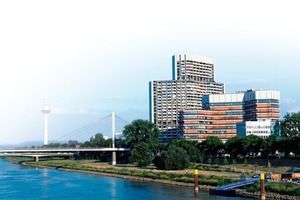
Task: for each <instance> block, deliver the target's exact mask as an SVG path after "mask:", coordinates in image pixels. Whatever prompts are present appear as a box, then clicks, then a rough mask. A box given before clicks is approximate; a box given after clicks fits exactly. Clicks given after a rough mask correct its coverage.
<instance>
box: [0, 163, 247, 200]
mask: <svg viewBox="0 0 300 200" xmlns="http://www.w3.org/2000/svg"><path fill="white" fill-rule="evenodd" d="M0 199H5V200H17V199H22V200H25V199H34V200H37V199H55V200H57V199H64V200H66V199H70V200H77V199H78V200H79V199H80V200H83V199H105V200H106V199H118V200H119V199H120V200H122V199H128V200H131V199H139V200H147V199H155V200H159V199H163V200H166V199H172V200H177V199H178V200H181V199H205V200H230V199H234V200H250V199H252V198H242V197H235V198H233V197H223V196H215V195H209V193H208V192H206V191H199V193H198V197H196V198H195V197H194V192H193V188H186V187H178V186H172V185H166V184H159V183H148V182H138V181H131V180H126V179H122V178H114V177H107V176H99V175H93V174H84V173H76V172H66V171H60V170H55V169H39V168H32V167H27V166H22V165H20V164H15V163H11V162H8V161H6V160H4V159H1V158H0Z"/></svg>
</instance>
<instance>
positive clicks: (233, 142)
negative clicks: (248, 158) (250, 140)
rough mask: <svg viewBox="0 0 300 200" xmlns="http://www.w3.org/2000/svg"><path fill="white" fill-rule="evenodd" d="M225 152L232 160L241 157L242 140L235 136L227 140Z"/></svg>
mask: <svg viewBox="0 0 300 200" xmlns="http://www.w3.org/2000/svg"><path fill="white" fill-rule="evenodd" d="M225 151H226V153H228V154H230V156H231V157H233V158H237V156H238V155H242V153H243V148H242V138H241V137H240V136H235V137H232V138H230V139H228V140H227V141H226V143H225Z"/></svg>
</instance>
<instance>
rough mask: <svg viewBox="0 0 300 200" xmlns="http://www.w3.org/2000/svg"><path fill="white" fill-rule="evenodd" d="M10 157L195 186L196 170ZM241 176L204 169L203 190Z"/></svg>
mask: <svg viewBox="0 0 300 200" xmlns="http://www.w3.org/2000/svg"><path fill="white" fill-rule="evenodd" d="M8 160H10V161H12V162H15V163H20V164H23V165H27V166H32V167H46V168H55V169H58V170H63V171H70V172H81V173H89V174H97V175H103V176H112V177H118V178H124V179H129V180H134V181H145V182H157V183H163V184H170V185H176V186H184V187H194V184H193V182H194V180H193V179H194V174H193V171H194V170H193V169H187V170H178V171H172V170H166V171H165V170H156V169H155V167H152V166H150V167H147V168H137V167H135V166H133V165H116V166H112V165H109V164H107V163H101V162H98V161H96V160H79V161H75V160H44V161H40V162H32V161H30V160H27V161H26V160H25V161H24V158H22V160H20V159H17V158H8ZM238 179H239V172H223V171H210V170H203V169H201V170H200V175H199V189H201V190H205V191H208V190H209V189H210V188H213V187H215V186H217V185H221V184H226V183H229V182H235V181H237V180H238ZM236 193H237V195H240V196H245V197H254V198H260V193H259V192H249V191H247V190H245V189H237V190H236ZM266 198H267V199H286V200H296V199H299V197H296V196H289V195H282V194H277V193H270V192H267V194H266Z"/></svg>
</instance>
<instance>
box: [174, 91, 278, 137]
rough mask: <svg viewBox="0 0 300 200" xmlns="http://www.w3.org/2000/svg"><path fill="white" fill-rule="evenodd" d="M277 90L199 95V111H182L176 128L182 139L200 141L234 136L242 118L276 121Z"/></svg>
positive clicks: (246, 119) (245, 119) (272, 122)
mask: <svg viewBox="0 0 300 200" xmlns="http://www.w3.org/2000/svg"><path fill="white" fill-rule="evenodd" d="M279 99H280V93H279V91H274V90H248V91H246V92H237V93H234V94H210V95H205V96H203V97H202V108H203V109H202V110H197V111H196V110H182V111H181V112H180V118H179V128H180V130H181V133H182V136H183V138H186V139H191V140H198V141H203V140H205V139H206V138H208V137H210V136H217V137H218V138H220V139H221V140H227V139H229V138H232V137H234V136H236V135H237V129H236V124H237V123H239V122H243V121H270V123H271V125H272V124H274V123H275V122H276V120H279V118H280V109H279Z"/></svg>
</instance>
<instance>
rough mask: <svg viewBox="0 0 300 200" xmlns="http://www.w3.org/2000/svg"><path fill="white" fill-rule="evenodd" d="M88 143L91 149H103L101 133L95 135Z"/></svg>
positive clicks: (103, 141)
mask: <svg viewBox="0 0 300 200" xmlns="http://www.w3.org/2000/svg"><path fill="white" fill-rule="evenodd" d="M90 143H91V145H92V147H105V139H104V137H103V134H102V133H97V134H96V135H95V136H94V137H91V139H90Z"/></svg>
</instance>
